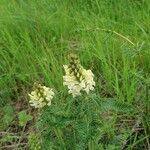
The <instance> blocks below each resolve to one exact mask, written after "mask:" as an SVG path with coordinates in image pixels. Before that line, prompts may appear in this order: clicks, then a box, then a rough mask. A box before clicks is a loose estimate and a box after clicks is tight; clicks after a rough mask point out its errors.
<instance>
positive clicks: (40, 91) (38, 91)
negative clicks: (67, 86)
mask: <svg viewBox="0 0 150 150" xmlns="http://www.w3.org/2000/svg"><path fill="white" fill-rule="evenodd" d="M28 95H29V97H30V100H29V103H30V105H31V106H33V107H35V108H42V107H44V106H46V105H48V106H50V105H51V100H52V98H53V96H54V92H53V90H52V89H50V88H49V87H46V86H41V85H40V84H39V85H37V86H36V87H35V90H34V91H32V92H31V94H28Z"/></svg>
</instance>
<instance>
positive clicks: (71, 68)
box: [29, 54, 95, 108]
mask: <svg viewBox="0 0 150 150" xmlns="http://www.w3.org/2000/svg"><path fill="white" fill-rule="evenodd" d="M69 59H70V61H69V65H64V66H63V67H64V70H65V76H63V80H64V82H63V84H64V85H65V86H67V87H68V89H69V93H70V94H72V95H73V97H76V96H79V95H81V91H85V92H86V93H87V94H89V92H90V91H92V90H94V86H95V81H94V74H93V73H92V71H91V70H86V69H84V68H83V67H82V65H81V64H80V61H79V59H78V57H77V56H76V55H74V54H73V55H70V57H69ZM53 96H54V92H53V90H52V89H50V88H49V87H46V86H42V85H40V84H38V85H36V87H35V90H33V91H32V92H31V94H29V97H30V100H29V103H30V105H31V106H33V107H35V108H42V107H44V106H46V105H48V106H50V105H51V100H52V98H53Z"/></svg>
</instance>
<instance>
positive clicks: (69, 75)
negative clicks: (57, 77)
mask: <svg viewBox="0 0 150 150" xmlns="http://www.w3.org/2000/svg"><path fill="white" fill-rule="evenodd" d="M64 70H65V73H66V74H65V76H63V79H64V85H66V86H68V89H69V93H71V94H72V95H73V97H76V96H78V95H81V91H85V92H86V93H87V94H88V93H89V91H90V90H91V91H92V90H94V86H95V82H94V79H93V78H94V74H93V73H92V71H91V70H86V69H84V68H83V67H82V66H81V64H80V62H79V60H78V59H77V57H76V56H71V58H70V64H69V65H64Z"/></svg>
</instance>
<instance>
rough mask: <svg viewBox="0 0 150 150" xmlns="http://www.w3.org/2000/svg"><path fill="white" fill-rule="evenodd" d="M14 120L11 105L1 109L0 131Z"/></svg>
mask: <svg viewBox="0 0 150 150" xmlns="http://www.w3.org/2000/svg"><path fill="white" fill-rule="evenodd" d="M13 119H14V110H13V108H12V106H11V105H9V104H8V105H5V106H4V107H3V108H2V118H1V122H0V129H1V128H6V127H7V126H8V125H9V124H10V123H11V122H12V121H13Z"/></svg>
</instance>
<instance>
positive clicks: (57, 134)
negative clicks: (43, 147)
mask: <svg viewBox="0 0 150 150" xmlns="http://www.w3.org/2000/svg"><path fill="white" fill-rule="evenodd" d="M54 131H55V134H56V136H57V137H58V139H59V142H60V143H61V144H62V146H63V147H64V149H65V150H66V148H65V142H64V140H63V138H62V133H61V130H60V129H59V128H55V130H54Z"/></svg>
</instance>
